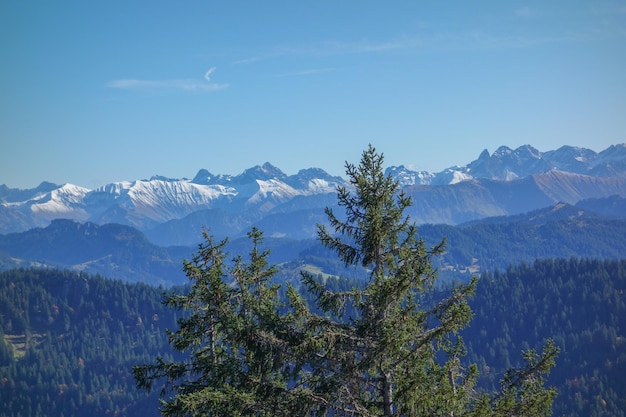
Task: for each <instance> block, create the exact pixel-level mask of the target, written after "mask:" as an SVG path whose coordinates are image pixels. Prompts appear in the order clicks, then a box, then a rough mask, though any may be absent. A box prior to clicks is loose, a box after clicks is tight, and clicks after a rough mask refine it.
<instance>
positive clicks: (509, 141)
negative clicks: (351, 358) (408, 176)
mask: <svg viewBox="0 0 626 417" xmlns="http://www.w3.org/2000/svg"><path fill="white" fill-rule="evenodd" d="M0 52H1V53H2V65H0V141H1V142H0V184H2V183H4V184H6V185H8V186H9V187H16V188H31V187H34V186H36V185H37V184H39V183H40V182H41V181H44V180H46V181H52V182H55V183H58V184H63V183H72V184H77V185H81V186H85V187H88V188H95V187H97V186H100V185H103V184H106V183H110V182H114V181H122V180H135V179H142V178H149V177H151V176H152V175H157V174H158V175H164V176H168V177H174V178H182V177H188V178H190V177H193V176H194V175H195V174H196V172H197V171H198V170H199V169H200V168H206V169H208V170H209V171H210V172H212V173H214V174H233V175H234V174H238V173H240V172H242V171H243V170H244V169H246V168H249V167H252V166H254V165H260V164H263V163H264V162H267V161H269V162H271V163H272V164H273V165H275V166H277V167H278V168H280V169H282V170H283V171H284V172H285V173H287V174H295V173H296V172H297V171H298V170H299V169H301V168H308V167H319V168H323V169H325V170H326V171H328V172H329V173H331V174H336V175H343V174H344V162H345V161H346V160H348V161H350V162H355V163H357V162H358V160H359V158H360V155H361V152H362V151H363V150H364V149H365V148H366V146H367V144H368V143H372V144H373V145H374V146H376V148H377V149H378V150H379V151H381V152H383V153H384V154H385V157H386V163H387V165H402V164H403V165H406V166H410V167H412V168H413V169H418V170H429V171H440V170H442V169H444V168H446V167H449V166H452V165H464V164H466V163H468V162H470V161H472V160H474V159H476V158H477V157H478V155H479V154H480V152H481V151H482V150H483V149H488V150H489V151H490V152H493V151H494V150H495V149H496V148H497V147H499V146H501V145H506V146H509V147H511V148H516V147H518V146H521V145H524V144H530V145H532V146H534V147H536V148H538V149H539V150H541V151H548V150H552V149H556V148H558V147H560V146H562V145H574V146H581V147H586V148H590V149H593V150H595V151H601V150H603V149H605V148H606V147H608V146H610V145H611V144H617V143H623V142H626V75H625V74H626V1H616V0H607V1H602V0H598V1H578V0H567V1H550V2H544V1H534V2H533V1H529V2H523V1H447V2H443V1H442V2H434V1H419V2H418V1H386V2H383V1H380V2H373V1H324V0H320V1H315V2H306V3H305V2H294V1H267V2H260V1H245V2H244V1H228V2H221V1H220V2H218V1H184V2H173V1H168V2H166V1H106V2H86V1H61V2H53V1H47V0H46V1H16V0H3V1H2V2H0Z"/></svg>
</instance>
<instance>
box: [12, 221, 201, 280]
mask: <svg viewBox="0 0 626 417" xmlns="http://www.w3.org/2000/svg"><path fill="white" fill-rule="evenodd" d="M0 253H4V254H5V256H4V257H3V259H4V265H2V269H8V268H12V267H30V266H40V267H41V266H45V267H56V268H67V269H72V270H75V271H84V272H88V273H93V274H100V275H103V276H106V277H108V278H117V279H122V280H124V281H131V282H144V283H149V284H154V285H160V284H164V285H168V286H169V285H172V284H179V283H181V282H182V280H183V278H184V274H183V273H182V259H183V257H185V256H187V257H188V256H190V254H191V253H192V251H191V250H186V249H181V248H178V249H176V248H170V249H165V248H161V247H158V246H155V245H154V244H152V243H150V242H149V241H148V240H147V239H146V237H145V236H144V235H143V234H142V233H141V232H140V231H138V230H137V229H134V228H132V227H129V226H123V225H118V224H106V225H102V226H99V225H97V224H94V223H84V224H83V223H76V222H74V221H71V220H55V221H53V222H52V223H51V224H50V225H49V226H48V227H46V228H36V229H31V230H29V231H27V232H23V233H13V234H7V235H3V236H0Z"/></svg>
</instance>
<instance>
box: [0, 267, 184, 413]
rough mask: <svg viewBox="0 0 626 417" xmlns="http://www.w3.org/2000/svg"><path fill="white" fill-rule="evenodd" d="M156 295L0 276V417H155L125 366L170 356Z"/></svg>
mask: <svg viewBox="0 0 626 417" xmlns="http://www.w3.org/2000/svg"><path fill="white" fill-rule="evenodd" d="M162 292H163V291H162V290H161V289H159V288H156V287H151V286H148V285H144V284H126V283H122V282H121V281H113V280H108V279H104V278H100V277H93V276H88V275H86V274H77V273H69V272H61V271H55V270H12V271H6V272H2V273H0V324H1V328H0V336H2V340H1V341H0V378H1V382H0V397H1V398H2V401H1V404H0V416H3V417H4V416H14V417H18V416H22V417H27V416H65V417H70V416H113V415H125V416H158V415H159V413H158V410H157V402H156V396H155V395H151V396H148V395H147V394H145V393H144V392H140V391H137V390H136V389H135V381H134V379H133V376H132V374H131V367H132V366H133V365H134V364H136V363H141V362H143V361H148V360H151V359H152V358H154V357H155V356H156V355H157V354H164V353H165V354H167V352H168V351H169V350H170V348H169V345H168V343H167V336H166V334H165V329H166V328H173V327H174V326H175V321H176V315H175V312H173V311H170V310H165V308H164V307H163V306H162V305H161V296H162Z"/></svg>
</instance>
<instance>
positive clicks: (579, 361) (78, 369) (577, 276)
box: [0, 259, 626, 417]
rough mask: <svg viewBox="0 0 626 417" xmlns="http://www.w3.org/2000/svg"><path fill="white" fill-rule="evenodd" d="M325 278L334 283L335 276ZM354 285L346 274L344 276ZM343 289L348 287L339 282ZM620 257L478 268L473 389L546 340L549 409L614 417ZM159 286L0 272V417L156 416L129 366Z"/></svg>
mask: <svg viewBox="0 0 626 417" xmlns="http://www.w3.org/2000/svg"><path fill="white" fill-rule="evenodd" d="M328 283H330V284H331V285H333V286H337V287H338V288H341V287H343V286H345V284H342V282H341V280H338V279H334V278H331V279H330V280H329V281H328ZM353 283H354V282H353ZM350 285H352V284H350ZM625 289H626V261H606V260H594V259H569V260H563V259H558V260H542V261H537V262H535V263H533V264H519V265H517V266H511V267H509V268H508V269H506V270H501V271H496V272H493V273H485V274H483V275H482V276H481V278H480V280H479V284H478V289H477V292H476V295H475V296H474V297H473V298H472V299H471V306H472V309H473V312H474V319H473V320H472V322H471V324H470V327H469V328H467V329H466V330H465V331H464V332H463V337H464V340H465V344H466V347H467V351H468V355H467V356H466V358H465V359H466V360H467V362H468V363H469V362H473V363H477V364H478V365H479V367H480V368H481V369H480V375H481V381H480V383H481V386H483V387H486V388H487V387H490V386H492V385H493V384H497V383H498V381H499V380H500V378H501V377H502V372H503V370H504V369H505V368H506V367H509V366H515V365H520V364H521V363H522V359H521V357H520V351H521V350H525V349H529V348H535V347H539V346H541V344H542V342H543V341H544V340H545V339H546V338H548V337H552V338H553V339H554V341H555V343H556V345H557V346H558V347H559V348H560V349H561V353H560V354H559V356H558V358H557V365H556V367H555V368H554V369H553V370H552V372H551V375H550V379H549V384H550V385H552V386H555V387H556V388H557V389H558V397H557V399H556V400H555V403H554V415H569V416H624V410H626V400H625V398H626V381H625V380H624V378H623V375H625V374H626V342H625V339H624V337H625V335H624V333H625V330H626V297H625V295H624V290H625ZM162 297H163V289H161V288H157V287H151V286H148V285H144V284H128V283H123V282H121V281H114V280H109V279H105V278H102V277H98V276H95V277H94V276H88V275H86V274H79V273H73V272H66V271H57V270H36V269H28V270H11V271H6V272H2V273H0V336H2V338H1V340H0V398H1V399H2V401H1V403H0V416H3V417H4V416H7V417H9V416H11V417H16V416H50V415H56V416H64V417H70V416H85V415H90V416H113V415H125V416H157V415H159V412H158V407H159V405H158V400H157V397H158V394H159V392H158V391H159V390H158V389H157V390H155V391H153V392H152V393H151V394H146V393H145V392H143V391H138V390H137V389H136V386H135V380H134V379H133V376H132V373H131V368H132V366H133V365H136V364H141V363H147V362H150V361H153V360H154V358H155V357H156V356H157V355H161V356H165V357H167V356H168V355H172V354H173V353H172V351H171V348H170V346H169V344H168V342H167V336H166V332H165V329H174V328H176V320H177V312H176V311H173V310H169V309H166V308H165V307H164V306H163V305H162V304H161V301H162Z"/></svg>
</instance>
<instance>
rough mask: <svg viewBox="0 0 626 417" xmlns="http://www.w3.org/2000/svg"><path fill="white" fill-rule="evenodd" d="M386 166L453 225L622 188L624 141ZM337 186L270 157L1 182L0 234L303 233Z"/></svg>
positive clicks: (173, 240)
mask: <svg viewBox="0 0 626 417" xmlns="http://www.w3.org/2000/svg"><path fill="white" fill-rule="evenodd" d="M386 172H387V173H388V174H390V175H392V176H393V177H394V178H395V179H397V180H398V181H399V183H400V184H401V186H402V187H403V190H404V191H405V192H406V193H407V194H409V195H410V196H412V197H413V202H414V205H413V206H412V207H411V208H410V210H408V214H409V215H410V216H411V217H412V219H413V220H414V221H415V222H416V223H418V224H425V223H443V224H451V225H455V224H460V223H463V222H468V221H472V220H479V219H483V218H487V217H494V216H505V215H515V214H520V213H525V212H528V211H531V210H536V209H540V208H543V207H548V206H551V205H554V204H557V203H560V202H563V203H567V204H576V203H578V202H579V201H582V200H586V199H590V198H605V197H609V196H612V195H617V196H622V197H626V144H620V145H613V146H610V147H609V148H607V149H605V150H603V151H602V152H599V153H596V152H595V151H593V150H590V149H585V148H579V147H572V146H563V147H561V148H559V149H557V150H554V151H548V152H540V151H538V150H537V149H535V148H533V147H532V146H530V145H525V146H521V147H519V148H517V149H514V150H513V149H511V148H508V147H506V146H502V147H500V148H498V149H497V150H496V151H495V152H493V153H492V154H489V152H488V151H487V150H484V151H483V152H482V153H481V154H480V155H479V157H478V159H476V160H474V161H472V162H470V163H468V164H467V165H465V166H454V167H450V168H448V169H445V170H443V171H441V172H439V173H430V172H426V171H422V172H417V171H413V170H410V169H408V168H406V167H405V166H392V167H389V168H387V170H386ZM337 186H346V187H349V186H350V185H349V184H348V183H347V182H346V180H344V179H343V178H341V177H338V176H331V175H329V174H328V173H326V172H325V171H323V170H321V169H318V168H309V169H302V170H301V171H299V172H298V173H297V174H296V175H291V176H289V175H286V174H285V173H283V172H282V171H281V170H280V169H278V168H276V167H275V166H273V165H271V164H270V163H265V164H263V165H260V166H255V167H252V168H250V169H247V170H245V171H244V172H243V173H241V174H240V175H236V176H231V175H214V174H212V173H211V172H209V171H208V170H206V169H200V170H199V171H198V173H197V174H196V175H195V176H194V177H193V179H187V178H183V179H171V178H165V177H161V176H154V177H152V178H150V179H147V180H134V181H121V182H115V183H111V184H107V185H105V186H102V187H99V188H97V189H94V190H89V189H86V188H83V187H79V186H76V185H72V184H64V185H60V186H59V185H56V184H52V183H49V182H42V183H41V184H40V185H39V186H38V187H36V188H34V189H28V190H21V189H14V188H9V187H8V186H6V185H1V186H0V234H7V233H17V232H24V231H26V230H29V229H32V228H36V227H47V226H48V225H50V223H51V222H52V221H53V220H56V219H70V220H73V221H77V222H91V223H95V224H99V225H104V224H108V223H117V224H121V225H127V226H132V227H134V228H136V229H139V230H141V231H142V232H143V233H145V235H146V236H147V237H148V239H149V240H150V241H152V242H154V243H156V244H159V245H163V246H168V245H189V244H195V243H198V242H199V241H200V238H201V230H202V228H203V227H208V228H209V229H210V230H211V232H212V233H213V234H214V235H216V236H217V237H222V236H231V237H233V236H234V237H238V236H241V235H243V234H245V232H246V231H247V230H249V227H250V226H251V225H258V226H259V227H260V228H261V229H262V230H268V231H269V233H268V235H269V236H275V237H289V238H292V239H303V238H311V237H314V236H315V230H316V229H315V225H316V224H317V223H320V222H323V221H324V219H325V216H324V213H323V208H324V207H326V206H331V207H332V206H333V205H334V204H335V201H336V198H335V195H336V188H337Z"/></svg>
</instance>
